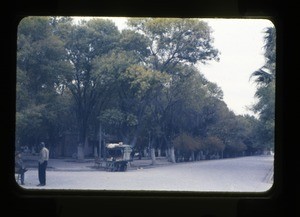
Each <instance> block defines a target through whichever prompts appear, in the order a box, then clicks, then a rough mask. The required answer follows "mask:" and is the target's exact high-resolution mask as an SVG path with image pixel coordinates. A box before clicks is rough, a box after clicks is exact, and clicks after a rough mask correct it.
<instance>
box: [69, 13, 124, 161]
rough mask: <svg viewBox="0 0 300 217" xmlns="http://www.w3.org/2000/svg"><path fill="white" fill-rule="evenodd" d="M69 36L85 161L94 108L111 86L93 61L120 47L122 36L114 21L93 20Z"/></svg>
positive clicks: (73, 29) (80, 150)
mask: <svg viewBox="0 0 300 217" xmlns="http://www.w3.org/2000/svg"><path fill="white" fill-rule="evenodd" d="M66 34H67V36H68V37H66V40H67V42H66V45H65V48H66V51H67V56H66V58H67V59H68V61H69V62H70V63H71V65H72V70H71V71H70V73H68V74H66V76H65V81H66V86H67V88H68V89H69V90H70V91H71V93H72V95H73V97H74V101H75V106H74V110H75V114H76V119H77V127H78V134H79V144H78V145H79V146H78V158H84V147H85V148H86V147H87V145H88V129H89V121H90V117H91V114H92V112H93V109H94V108H95V107H96V106H97V104H98V103H99V101H101V99H105V98H107V96H106V95H107V94H110V91H109V86H108V85H107V83H105V78H104V77H105V76H106V75H105V74H103V73H105V72H103V71H101V72H100V73H98V71H97V70H93V61H94V60H95V59H96V58H101V57H102V56H104V55H106V54H108V53H109V52H111V50H113V49H114V48H115V47H116V46H117V42H118V40H119V35H120V33H119V31H118V29H117V27H116V26H115V24H114V23H113V22H112V21H110V20H102V19H92V20H90V21H88V22H82V23H80V24H77V25H75V24H73V25H72V26H71V27H70V29H69V31H68V32H67V33H66ZM63 36H64V35H63ZM106 73H107V72H106ZM103 81H104V82H103Z"/></svg>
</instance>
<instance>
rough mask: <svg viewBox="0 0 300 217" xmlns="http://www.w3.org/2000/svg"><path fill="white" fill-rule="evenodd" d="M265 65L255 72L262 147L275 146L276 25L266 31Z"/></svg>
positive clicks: (256, 111) (270, 147) (256, 110)
mask: <svg viewBox="0 0 300 217" xmlns="http://www.w3.org/2000/svg"><path fill="white" fill-rule="evenodd" d="M264 48H265V60H266V61H265V65H264V66H262V67H261V68H260V69H258V70H257V71H255V72H253V73H252V75H251V77H254V78H255V82H256V83H257V90H256V93H255V96H256V97H257V98H258V102H257V103H256V104H255V105H254V106H253V108H252V109H253V111H254V112H255V113H257V114H258V115H259V120H260V124H259V129H258V130H257V140H258V141H257V143H260V145H259V146H260V147H261V149H266V148H267V149H273V148H274V132H275V82H276V80H275V76H276V70H275V69H276V68H275V65H276V32H275V28H274V27H269V28H267V29H266V31H265V45H264Z"/></svg>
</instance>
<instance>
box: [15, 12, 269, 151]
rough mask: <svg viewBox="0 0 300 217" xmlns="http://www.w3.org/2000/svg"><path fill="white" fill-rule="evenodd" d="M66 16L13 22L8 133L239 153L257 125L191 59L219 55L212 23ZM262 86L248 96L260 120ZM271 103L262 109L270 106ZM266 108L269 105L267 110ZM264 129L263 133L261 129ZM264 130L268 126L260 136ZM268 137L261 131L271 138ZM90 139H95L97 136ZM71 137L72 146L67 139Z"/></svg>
mask: <svg viewBox="0 0 300 217" xmlns="http://www.w3.org/2000/svg"><path fill="white" fill-rule="evenodd" d="M128 23H129V26H130V27H129V28H128V29H125V30H123V31H122V32H119V30H118V29H117V27H116V25H115V24H114V23H113V22H112V21H110V20H102V19H91V20H89V21H84V22H81V23H79V24H74V23H73V22H72V19H71V18H69V17H28V18H25V19H24V20H22V21H21V23H20V25H19V28H18V50H17V85H16V88H17V104H16V110H17V112H16V138H17V141H18V142H19V143H25V144H28V145H34V144H35V143H37V142H38V141H39V140H40V139H43V140H44V139H45V138H46V139H47V140H48V141H49V142H51V143H56V142H59V141H60V137H61V136H62V135H63V134H64V133H67V132H72V133H76V134H77V135H78V136H79V140H78V141H77V142H78V143H84V142H85V141H87V139H88V138H91V137H93V138H94V139H95V138H96V137H97V135H98V132H99V125H100V123H101V127H102V128H101V130H102V131H103V132H105V133H106V134H107V135H108V136H112V137H114V136H115V137H117V138H119V139H120V140H123V141H126V142H128V143H130V144H132V145H137V146H139V147H140V148H141V147H145V146H146V145H148V144H151V146H152V147H162V148H163V147H164V148H166V147H171V146H172V145H174V147H175V149H176V150H177V151H181V152H184V153H186V154H190V153H191V152H197V151H200V150H201V151H204V150H205V151H207V152H211V153H213V152H222V151H225V152H226V151H229V150H230V151H232V152H242V151H244V150H245V141H247V142H246V143H247V144H249V146H252V147H256V146H255V144H254V142H253V141H254V140H255V138H257V137H255V135H257V134H255V133H256V132H255V131H254V130H252V129H253V127H254V126H255V127H257V126H259V124H257V123H256V122H255V123H254V122H253V121H252V120H250V118H247V117H236V116H235V115H234V114H233V113H232V112H231V111H229V109H228V108H227V105H226V104H225V103H224V101H223V92H222V90H221V89H220V87H218V86H217V85H216V84H215V83H212V82H210V81H208V80H207V79H206V78H205V77H204V76H203V74H201V73H200V72H199V70H197V68H196V67H195V66H194V65H195V63H197V62H202V63H207V62H208V61H210V60H218V58H219V57H218V55H219V53H218V50H217V49H216V48H214V47H213V44H212V43H213V38H212V35H211V29H210V27H209V26H208V25H207V23H205V22H202V21H199V20H197V19H173V18H172V19H160V18H156V19H154V18H153V19H152V18H149V19H131V20H129V22H128ZM272 93H273V89H272V86H271V85H268V88H265V87H263V86H262V87H261V90H260V91H258V93H257V95H258V97H259V99H261V102H262V105H260V104H257V105H256V110H257V111H259V112H260V117H261V119H264V120H265V122H264V123H267V126H268V127H265V129H266V130H267V129H271V128H272V126H273V125H272V122H270V121H269V119H268V117H269V116H270V114H271V113H272V112H274V111H272V110H271V108H272V106H271V107H266V106H265V105H266V102H268V103H269V104H270V105H272V103H274V102H272V101H270V100H269V99H270V97H269V96H271V95H272ZM269 108H270V109H269ZM273 114H274V113H273ZM265 132H269V131H268V130H267V131H265ZM268 135H269V134H268ZM271 136H272V135H270V137H271ZM97 138H98V137H97ZM74 145H77V144H74Z"/></svg>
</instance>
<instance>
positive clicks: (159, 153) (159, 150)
mask: <svg viewBox="0 0 300 217" xmlns="http://www.w3.org/2000/svg"><path fill="white" fill-rule="evenodd" d="M157 157H161V149H160V148H158V149H157Z"/></svg>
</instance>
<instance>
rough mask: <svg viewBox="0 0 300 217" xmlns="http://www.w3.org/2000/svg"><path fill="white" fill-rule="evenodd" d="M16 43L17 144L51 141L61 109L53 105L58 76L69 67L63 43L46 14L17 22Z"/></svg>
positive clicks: (56, 91) (57, 86) (56, 94)
mask: <svg viewBox="0 0 300 217" xmlns="http://www.w3.org/2000/svg"><path fill="white" fill-rule="evenodd" d="M17 46H18V47H17V85H16V87H17V90H16V94H17V96H16V97H17V98H16V139H17V144H18V143H22V144H23V145H25V144H26V145H28V146H32V145H34V144H36V143H38V142H40V141H41V140H43V141H45V140H47V141H46V142H50V143H53V142H54V141H53V140H54V138H53V136H52V132H53V130H54V129H55V128H56V127H58V119H59V118H58V114H59V110H61V109H60V108H59V107H57V106H56V105H55V103H56V102H57V103H58V102H59V99H58V98H59V97H60V92H59V83H60V75H62V74H64V73H65V72H66V71H67V70H68V69H69V64H68V63H67V62H66V61H64V54H65V52H64V48H63V42H62V40H60V38H59V37H57V36H56V35H55V34H54V32H53V28H52V26H51V25H50V18H49V17H26V18H24V19H23V20H22V21H21V22H20V24H19V28H18V40H17ZM48 145H49V144H48Z"/></svg>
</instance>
